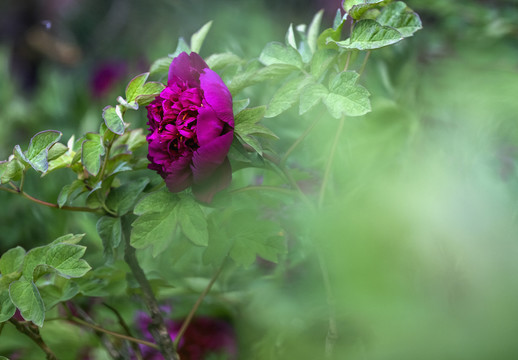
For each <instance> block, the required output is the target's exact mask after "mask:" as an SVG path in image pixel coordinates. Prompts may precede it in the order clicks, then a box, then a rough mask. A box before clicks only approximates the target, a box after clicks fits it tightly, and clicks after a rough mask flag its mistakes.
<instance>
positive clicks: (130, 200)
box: [106, 179, 149, 215]
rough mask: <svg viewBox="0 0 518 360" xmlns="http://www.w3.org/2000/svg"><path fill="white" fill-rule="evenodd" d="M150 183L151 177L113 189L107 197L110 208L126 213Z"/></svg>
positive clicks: (116, 211) (118, 212) (117, 212)
mask: <svg viewBox="0 0 518 360" xmlns="http://www.w3.org/2000/svg"><path fill="white" fill-rule="evenodd" d="M148 183H149V179H141V180H139V181H134V182H129V183H127V184H124V185H122V186H119V187H117V188H115V189H112V190H111V191H110V194H109V195H108V198H107V199H106V205H107V206H108V208H109V209H111V210H113V211H115V213H116V214H117V215H124V214H126V213H127V212H128V211H130V210H131V209H132V207H133V205H134V204H135V201H136V200H137V198H138V197H139V195H140V193H141V192H142V191H143V190H144V188H145V187H146V185H147V184H148Z"/></svg>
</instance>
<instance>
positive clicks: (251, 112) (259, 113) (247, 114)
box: [234, 106, 266, 126]
mask: <svg viewBox="0 0 518 360" xmlns="http://www.w3.org/2000/svg"><path fill="white" fill-rule="evenodd" d="M265 112H266V106H257V107H254V108H249V109H244V110H243V111H241V112H240V113H239V114H237V115H236V117H235V119H234V122H235V125H236V126H237V125H239V124H244V123H248V124H255V123H256V122H258V121H259V120H261V119H262V118H263V117H264V114H265Z"/></svg>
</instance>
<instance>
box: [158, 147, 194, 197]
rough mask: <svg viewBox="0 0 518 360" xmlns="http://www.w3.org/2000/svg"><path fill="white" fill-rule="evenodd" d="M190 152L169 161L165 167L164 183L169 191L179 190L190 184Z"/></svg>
mask: <svg viewBox="0 0 518 360" xmlns="http://www.w3.org/2000/svg"><path fill="white" fill-rule="evenodd" d="M191 157H192V154H191V153H185V154H184V155H183V156H182V157H180V158H178V159H177V160H175V161H174V162H172V163H171V166H170V167H169V168H168V169H167V172H166V173H167V176H166V178H165V183H166V185H167V188H168V189H169V191H171V192H180V191H182V190H185V189H187V188H188V187H189V186H190V185H191V184H192V171H191V168H190V166H189V165H190V163H191Z"/></svg>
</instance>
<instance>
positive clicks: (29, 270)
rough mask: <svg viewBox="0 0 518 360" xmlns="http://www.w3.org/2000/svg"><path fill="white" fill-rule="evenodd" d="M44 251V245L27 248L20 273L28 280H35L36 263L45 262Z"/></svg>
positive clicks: (45, 250)
mask: <svg viewBox="0 0 518 360" xmlns="http://www.w3.org/2000/svg"><path fill="white" fill-rule="evenodd" d="M46 253H47V247H46V246H38V247H35V248H32V249H31V250H29V252H28V253H27V254H26V255H25V259H24V260H23V267H22V274H23V276H24V277H25V279H27V280H28V281H33V280H35V276H34V269H36V267H37V266H38V265H41V264H45V259H46V256H45V255H46ZM36 278H37V277H36Z"/></svg>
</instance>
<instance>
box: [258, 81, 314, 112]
mask: <svg viewBox="0 0 518 360" xmlns="http://www.w3.org/2000/svg"><path fill="white" fill-rule="evenodd" d="M310 81H311V78H309V77H306V76H299V77H296V78H294V79H292V80H290V81H288V82H287V83H285V84H284V85H283V86H281V87H280V88H279V89H278V90H277V91H276V92H275V94H274V95H273V97H272V100H271V101H270V104H268V109H267V110H266V113H265V115H264V117H266V118H271V117H275V116H277V115H279V114H282V113H283V112H284V111H286V110H288V109H289V108H290V107H292V106H293V104H295V103H296V102H297V100H298V99H299V97H300V91H301V90H302V88H303V87H304V86H305V85H307V84H308V82H310Z"/></svg>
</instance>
